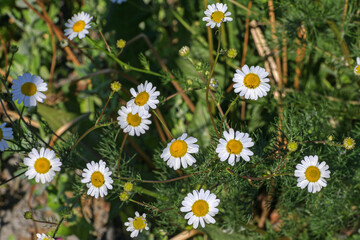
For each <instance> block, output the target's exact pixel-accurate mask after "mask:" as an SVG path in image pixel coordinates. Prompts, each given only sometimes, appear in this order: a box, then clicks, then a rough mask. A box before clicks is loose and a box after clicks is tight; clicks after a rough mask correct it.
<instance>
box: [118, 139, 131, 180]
mask: <svg viewBox="0 0 360 240" xmlns="http://www.w3.org/2000/svg"><path fill="white" fill-rule="evenodd" d="M128 135H129V133H126V134H125V135H124V139H123V141H122V143H121V147H120V153H119V157H118V160H117V174H118V176H120V161H121V154H122V152H123V149H124V146H125V142H126V138H127V137H128Z"/></svg>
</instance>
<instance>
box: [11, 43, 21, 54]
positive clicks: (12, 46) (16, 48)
mask: <svg viewBox="0 0 360 240" xmlns="http://www.w3.org/2000/svg"><path fill="white" fill-rule="evenodd" d="M18 50H19V47H18V46H16V45H11V46H10V52H12V53H16V52H17V51H18Z"/></svg>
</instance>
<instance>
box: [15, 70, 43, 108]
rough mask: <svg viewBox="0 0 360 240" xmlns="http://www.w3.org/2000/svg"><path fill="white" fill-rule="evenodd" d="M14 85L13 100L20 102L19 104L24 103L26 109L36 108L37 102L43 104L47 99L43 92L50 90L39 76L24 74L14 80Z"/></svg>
mask: <svg viewBox="0 0 360 240" xmlns="http://www.w3.org/2000/svg"><path fill="white" fill-rule="evenodd" d="M12 83H13V86H12V94H13V97H12V99H13V101H14V102H15V101H16V100H18V102H17V103H18V104H20V103H22V102H24V106H25V107H34V106H36V101H38V102H43V100H44V99H45V98H46V96H45V94H43V93H41V92H45V91H46V90H47V89H48V88H47V84H46V83H45V82H44V80H43V79H42V78H41V77H39V76H36V75H32V74H31V73H24V74H23V75H22V76H19V77H18V78H17V79H14V81H13V82H12Z"/></svg>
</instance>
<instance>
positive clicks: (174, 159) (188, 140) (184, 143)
mask: <svg viewBox="0 0 360 240" xmlns="http://www.w3.org/2000/svg"><path fill="white" fill-rule="evenodd" d="M195 142H197V139H196V138H194V137H187V134H186V133H184V134H182V135H181V136H180V137H179V138H177V139H173V140H172V141H171V142H170V143H168V145H167V146H166V148H165V149H164V150H163V152H162V154H161V158H162V159H163V160H164V161H165V162H167V165H168V166H169V167H171V168H174V170H177V169H180V167H181V166H182V167H183V168H187V167H188V166H192V165H193V164H194V163H195V162H196V159H195V158H194V157H193V156H192V155H191V154H193V153H198V152H199V145H197V144H194V143H195Z"/></svg>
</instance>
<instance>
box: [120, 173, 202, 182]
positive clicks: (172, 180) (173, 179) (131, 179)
mask: <svg viewBox="0 0 360 240" xmlns="http://www.w3.org/2000/svg"><path fill="white" fill-rule="evenodd" d="M207 172H208V171H203V172H196V173H192V174H188V175H184V176H181V177H177V178H172V179H166V180H142V179H136V178H127V177H119V178H120V179H122V180H128V181H134V182H142V183H169V182H174V181H178V180H181V179H185V178H189V177H192V176H195V175H198V174H202V173H207Z"/></svg>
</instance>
